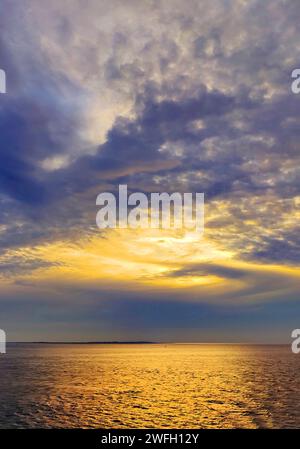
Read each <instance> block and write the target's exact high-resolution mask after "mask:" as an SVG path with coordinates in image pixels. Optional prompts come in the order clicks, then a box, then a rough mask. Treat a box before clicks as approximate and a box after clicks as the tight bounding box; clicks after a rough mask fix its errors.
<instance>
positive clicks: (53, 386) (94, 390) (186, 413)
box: [0, 344, 300, 429]
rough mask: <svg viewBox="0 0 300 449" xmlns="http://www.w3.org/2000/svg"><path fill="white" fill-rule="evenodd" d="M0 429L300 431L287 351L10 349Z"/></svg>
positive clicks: (2, 364)
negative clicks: (254, 429) (264, 429)
mask: <svg viewBox="0 0 300 449" xmlns="http://www.w3.org/2000/svg"><path fill="white" fill-rule="evenodd" d="M0 376H1V382H0V387H1V390H0V428H49V427H50V428H52V427H55V428H60V427H62V428H74V427H83V428H97V427H101V428H166V429H167V428H300V355H294V354H292V352H291V349H290V348H289V347H287V346H243V345H181V344H180V345H164V344H158V345H42V344H41V345H40V344H34V345H32V344H19V345H10V346H9V347H8V352H7V354H6V355H0Z"/></svg>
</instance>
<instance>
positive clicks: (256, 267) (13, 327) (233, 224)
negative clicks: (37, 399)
mask: <svg viewBox="0 0 300 449" xmlns="http://www.w3.org/2000/svg"><path fill="white" fill-rule="evenodd" d="M299 23H300V3H299V1H298V0H264V1H262V0H249V1H246V0H232V1H231V0H216V1H214V2H212V1H211V0H195V1H194V0H188V1H186V2H183V1H182V0H178V1H177V0H162V1H155V0H148V1H147V0H142V1H141V0H130V1H129V0H125V1H124V0H122V1H121V0H109V1H106V0H87V1H83V0H72V1H71V0H68V1H64V2H62V1H58V0H53V1H51V2H49V1H46V0H42V1H41V0H23V1H22V2H20V1H17V0H1V3H0V29H1V35H0V68H1V69H4V70H5V72H6V77H7V93H6V94H1V95H0V158H1V160H0V202H1V206H0V217H1V218H0V245H1V252H0V282H1V288H0V328H2V329H4V330H6V332H7V337H8V340H10V341H31V340H68V341H71V340H76V341H79V340H81V341H89V340H151V341H189V342H195V341H199V342H231V341H232V342H289V341H290V336H291V332H292V330H293V329H294V328H299V327H300V301H299V299H300V298H299V289H300V268H299V260H300V240H299V235H300V234H299V231H300V229H299V228H300V226H299V218H300V211H299V205H300V192H299V186H300V168H299V167H300V151H299V150H300V142H299V137H300V126H299V116H300V95H295V94H293V93H292V91H291V81H292V80H291V72H292V71H293V69H295V68H298V67H300V39H299V37H300V35H299ZM119 184H127V185H128V189H129V191H130V192H135V191H139V192H144V193H147V194H149V193H151V192H170V193H172V192H177V191H178V192H204V194H205V232H204V235H203V236H202V235H201V233H199V232H190V231H186V230H184V229H183V230H151V229H140V230H130V229H110V230H100V229H98V227H97V226H96V221H95V219H96V213H97V211H98V207H97V206H96V197H97V195H98V194H99V193H101V192H104V191H108V192H116V191H117V189H118V186H119Z"/></svg>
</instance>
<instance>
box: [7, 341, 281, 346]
mask: <svg viewBox="0 0 300 449" xmlns="http://www.w3.org/2000/svg"><path fill="white" fill-rule="evenodd" d="M7 344H8V345H25V344H26V345H191V346H192V345H203V346H289V343H251V342H249V343H248V342H247V343H243V342H242V343H235V342H225V343H223V342H222V343H208V342H161V341H142V340H141V341H8V342H7Z"/></svg>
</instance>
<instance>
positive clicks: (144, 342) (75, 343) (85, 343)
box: [7, 341, 159, 345]
mask: <svg viewBox="0 0 300 449" xmlns="http://www.w3.org/2000/svg"><path fill="white" fill-rule="evenodd" d="M7 343H8V344H14V345H17V344H30V345H155V344H159V343H157V342H154V341H9V342H7Z"/></svg>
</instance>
